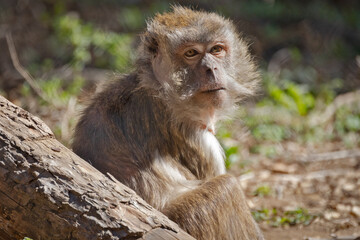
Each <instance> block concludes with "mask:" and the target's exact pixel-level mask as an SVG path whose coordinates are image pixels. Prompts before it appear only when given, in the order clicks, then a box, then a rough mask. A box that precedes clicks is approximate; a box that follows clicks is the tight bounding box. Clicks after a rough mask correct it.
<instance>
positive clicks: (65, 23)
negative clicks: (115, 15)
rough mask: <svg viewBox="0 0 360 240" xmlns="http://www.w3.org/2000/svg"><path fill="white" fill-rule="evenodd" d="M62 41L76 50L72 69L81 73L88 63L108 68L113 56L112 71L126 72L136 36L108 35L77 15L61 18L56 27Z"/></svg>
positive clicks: (109, 33) (110, 65)
mask: <svg viewBox="0 0 360 240" xmlns="http://www.w3.org/2000/svg"><path fill="white" fill-rule="evenodd" d="M54 29H55V32H56V33H57V36H58V38H59V39H60V40H61V41H62V42H64V43H66V44H70V45H71V46H72V47H73V56H72V66H73V67H74V68H75V69H77V70H81V69H82V68H83V67H84V66H85V65H86V64H88V63H90V61H93V62H94V64H95V65H96V66H97V67H104V66H103V65H104V62H107V61H108V60H105V59H107V58H104V55H106V56H110V62H107V63H106V65H109V67H110V68H112V69H116V70H118V71H123V70H125V69H127V68H129V64H130V57H131V50H132V49H131V47H129V46H130V45H131V42H132V39H133V38H132V36H131V35H130V34H124V33H123V34H117V33H112V32H104V31H101V30H99V29H97V28H95V27H93V25H92V24H89V23H83V22H82V21H81V19H79V18H78V17H77V16H75V15H71V14H68V15H63V16H60V17H58V18H57V20H56V21H55V24H54Z"/></svg>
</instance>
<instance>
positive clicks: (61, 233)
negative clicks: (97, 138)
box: [0, 96, 193, 240]
mask: <svg viewBox="0 0 360 240" xmlns="http://www.w3.org/2000/svg"><path fill="white" fill-rule="evenodd" d="M25 236H26V237H30V238H33V239H36V240H41V239H54V240H56V239H61V240H64V239H148V240H150V239H152V240H155V239H169V240H171V239H193V238H192V237H190V236H189V235H188V234H186V233H185V232H184V231H182V230H181V229H179V227H178V226H177V225H176V224H175V223H173V222H171V221H170V220H169V219H168V218H167V217H166V216H164V215H163V214H161V213H160V212H158V211H156V210H155V209H154V208H152V207H151V206H150V205H148V204H147V203H146V202H145V201H144V200H142V199H141V198H140V197H138V196H137V195H136V194H135V192H134V191H132V190H131V189H129V188H127V187H125V186H124V185H122V184H121V183H120V182H118V181H116V180H114V179H112V178H109V177H106V176H105V175H103V174H102V173H100V172H99V171H97V170H96V169H94V168H93V167H92V166H91V165H90V164H88V163H87V162H85V161H84V160H82V159H81V158H79V157H78V156H77V155H75V154H74V153H73V152H72V151H70V150H69V149H67V148H66V147H64V146H63V145H61V144H60V143H59V142H58V141H57V140H56V139H55V138H54V135H53V134H52V132H51V130H50V129H49V128H48V127H47V126H46V125H45V124H44V123H43V122H42V121H41V120H40V119H39V118H37V117H34V116H32V115H31V114H29V113H28V112H26V111H24V110H23V109H21V108H19V107H17V106H15V105H14V104H12V103H10V102H9V101H7V100H6V99H5V98H3V97H1V96H0V239H6V240H9V239H23V238H24V237H25Z"/></svg>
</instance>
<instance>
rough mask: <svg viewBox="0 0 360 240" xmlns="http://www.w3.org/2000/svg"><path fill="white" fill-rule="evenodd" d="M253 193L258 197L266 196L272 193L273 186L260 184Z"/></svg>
mask: <svg viewBox="0 0 360 240" xmlns="http://www.w3.org/2000/svg"><path fill="white" fill-rule="evenodd" d="M253 194H254V195H255V196H258V197H266V196H269V195H270V194H271V188H270V187H269V186H268V185H264V186H260V187H258V188H257V189H256V190H255V191H254V193H253Z"/></svg>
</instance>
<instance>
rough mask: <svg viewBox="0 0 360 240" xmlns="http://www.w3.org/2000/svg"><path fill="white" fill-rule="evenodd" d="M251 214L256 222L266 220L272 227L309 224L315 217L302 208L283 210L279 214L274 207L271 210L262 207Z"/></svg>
mask: <svg viewBox="0 0 360 240" xmlns="http://www.w3.org/2000/svg"><path fill="white" fill-rule="evenodd" d="M252 214H253V217H254V218H255V220H256V221H257V222H262V221H266V222H267V223H268V224H269V225H270V226H273V227H280V226H284V225H296V224H303V225H309V224H310V223H311V222H312V221H313V220H314V219H315V217H316V216H315V215H311V214H309V213H308V211H307V210H306V209H303V208H297V209H295V210H291V211H285V212H284V213H283V214H280V213H279V212H278V210H277V209H276V208H273V209H271V210H270V209H267V208H263V209H261V210H257V211H253V212H252Z"/></svg>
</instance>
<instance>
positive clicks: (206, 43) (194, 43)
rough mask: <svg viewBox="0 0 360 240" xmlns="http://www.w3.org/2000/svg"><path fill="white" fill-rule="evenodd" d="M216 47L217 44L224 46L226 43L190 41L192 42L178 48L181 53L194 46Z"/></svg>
mask: <svg viewBox="0 0 360 240" xmlns="http://www.w3.org/2000/svg"><path fill="white" fill-rule="evenodd" d="M199 44H200V45H216V44H222V45H226V43H225V41H198V42H196V41H190V42H185V43H183V44H180V46H179V47H178V48H177V51H181V50H184V49H185V48H188V47H192V46H194V45H199Z"/></svg>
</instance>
